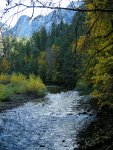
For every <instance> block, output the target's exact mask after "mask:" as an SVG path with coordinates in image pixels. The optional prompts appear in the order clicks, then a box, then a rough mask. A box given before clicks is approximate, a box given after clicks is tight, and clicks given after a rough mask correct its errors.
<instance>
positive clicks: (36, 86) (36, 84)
mask: <svg viewBox="0 0 113 150" xmlns="http://www.w3.org/2000/svg"><path fill="white" fill-rule="evenodd" d="M27 90H28V92H33V93H35V94H37V95H39V96H42V95H44V94H45V92H46V87H45V85H44V84H43V82H42V80H41V79H40V78H39V77H35V76H34V75H32V74H31V75H30V76H29V79H28V82H27Z"/></svg>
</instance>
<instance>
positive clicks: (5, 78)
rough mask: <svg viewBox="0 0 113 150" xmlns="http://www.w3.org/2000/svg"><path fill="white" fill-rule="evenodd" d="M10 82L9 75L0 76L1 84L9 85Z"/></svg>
mask: <svg viewBox="0 0 113 150" xmlns="http://www.w3.org/2000/svg"><path fill="white" fill-rule="evenodd" d="M8 82H9V75H7V74H3V73H1V74H0V83H8Z"/></svg>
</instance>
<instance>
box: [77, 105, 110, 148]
mask: <svg viewBox="0 0 113 150" xmlns="http://www.w3.org/2000/svg"><path fill="white" fill-rule="evenodd" d="M94 109H95V108H94ZM95 112H96V119H95V120H94V121H92V122H91V124H90V125H89V126H88V127H87V128H86V129H85V130H82V131H81V132H80V133H79V139H78V143H79V144H80V147H79V150H113V109H112V108H109V107H108V106H104V107H103V108H101V109H98V108H96V111H95Z"/></svg>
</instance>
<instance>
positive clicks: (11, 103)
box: [0, 93, 43, 112]
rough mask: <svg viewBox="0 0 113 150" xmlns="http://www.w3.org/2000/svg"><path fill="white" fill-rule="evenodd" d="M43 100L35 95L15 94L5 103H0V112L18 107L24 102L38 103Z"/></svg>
mask: <svg viewBox="0 0 113 150" xmlns="http://www.w3.org/2000/svg"><path fill="white" fill-rule="evenodd" d="M42 100H43V98H40V97H38V96H37V95H35V94H28V93H27V94H15V95H13V96H12V97H11V98H10V99H8V100H7V101H3V102H2V101H1V102H0V112H3V111H5V110H9V109H12V108H16V107H19V106H21V105H23V104H24V103H26V102H31V101H33V102H40V101H42Z"/></svg>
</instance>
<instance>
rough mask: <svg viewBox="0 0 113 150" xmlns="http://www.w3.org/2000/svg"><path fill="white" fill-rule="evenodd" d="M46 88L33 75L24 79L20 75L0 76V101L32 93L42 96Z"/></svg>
mask: <svg viewBox="0 0 113 150" xmlns="http://www.w3.org/2000/svg"><path fill="white" fill-rule="evenodd" d="M45 92H46V87H45V85H44V84H43V82H42V80H41V79H40V78H39V77H36V76H34V75H33V74H31V75H29V77H28V78H26V77H25V76H24V75H22V74H15V73H13V74H12V75H7V74H1V75H0V101H6V100H8V99H10V98H11V97H12V96H13V95H14V94H17V93H18V94H25V93H33V94H35V95H37V96H44V95H45Z"/></svg>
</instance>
